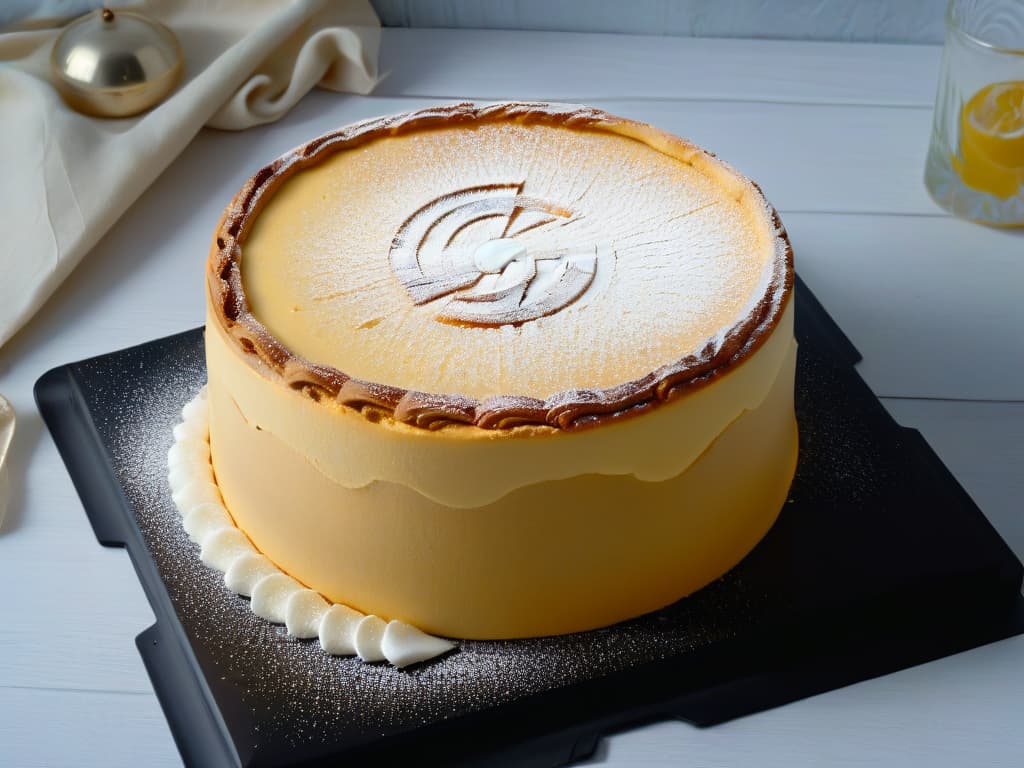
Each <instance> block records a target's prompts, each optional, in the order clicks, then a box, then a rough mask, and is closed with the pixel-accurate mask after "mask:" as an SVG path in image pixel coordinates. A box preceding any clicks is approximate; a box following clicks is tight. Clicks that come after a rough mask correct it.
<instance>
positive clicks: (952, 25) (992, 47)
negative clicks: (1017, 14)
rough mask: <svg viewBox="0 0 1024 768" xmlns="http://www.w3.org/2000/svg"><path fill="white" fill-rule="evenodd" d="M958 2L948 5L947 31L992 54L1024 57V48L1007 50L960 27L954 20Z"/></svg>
mask: <svg viewBox="0 0 1024 768" xmlns="http://www.w3.org/2000/svg"><path fill="white" fill-rule="evenodd" d="M956 2H957V0H949V3H947V5H946V29H948V30H950V31H951V32H955V33H956V34H958V35H960V36H961V37H962V38H964V39H965V40H966V41H967V42H969V43H972V44H973V45H976V46H978V47H979V48H984V49H985V50H986V51H991V52H992V53H1008V54H1011V55H1013V56H1024V48H1007V47H1006V46H1002V45H996V44H995V43H990V42H988V41H987V40H983V39H981V38H980V37H978V36H977V35H974V34H971V33H970V32H968V31H967V30H966V29H964V28H963V27H962V26H960V24H959V22H957V20H956V19H954V18H953V6H954V5H956Z"/></svg>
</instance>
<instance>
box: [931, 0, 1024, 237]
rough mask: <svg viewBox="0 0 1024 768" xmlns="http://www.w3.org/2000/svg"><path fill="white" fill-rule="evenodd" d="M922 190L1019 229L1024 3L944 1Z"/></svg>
mask: <svg viewBox="0 0 1024 768" xmlns="http://www.w3.org/2000/svg"><path fill="white" fill-rule="evenodd" d="M925 185H926V186H927V187H928V191H929V192H930V193H931V195H932V197H933V198H935V201H936V202H937V203H938V204H939V205H941V206H942V207H943V208H946V209H947V210H948V211H950V212H951V213H953V214H955V215H957V216H962V217H963V218H966V219H972V220H974V221H979V222H982V223H985V224H995V225H1000V226H1024V0H950V3H949V7H948V8H947V10H946V44H945V47H944V48H943V52H942V69H941V71H940V74H939V89H938V93H937V94H936V97H935V122H934V125H933V126H932V139H931V145H930V147H929V148H928V161H927V165H926V167H925Z"/></svg>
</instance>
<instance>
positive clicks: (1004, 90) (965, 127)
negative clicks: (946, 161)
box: [953, 80, 1024, 199]
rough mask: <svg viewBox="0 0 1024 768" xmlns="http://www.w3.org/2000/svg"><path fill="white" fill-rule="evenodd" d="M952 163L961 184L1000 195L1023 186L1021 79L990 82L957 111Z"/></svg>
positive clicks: (1023, 86)
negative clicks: (957, 147) (956, 139)
mask: <svg viewBox="0 0 1024 768" xmlns="http://www.w3.org/2000/svg"><path fill="white" fill-rule="evenodd" d="M953 167H954V168H955V169H956V171H957V173H959V174H960V178H961V179H962V180H963V182H964V184H966V185H967V186H969V187H972V188H974V189H977V190H979V191H981V192H988V193H989V194H992V195H995V196H996V197H1000V198H1003V199H1005V198H1008V197H1013V196H1014V195H1018V194H1021V192H1022V187H1024V80H1012V81H1008V82H1003V83H992V84H991V85H987V86H985V87H984V88H982V89H981V90H980V91H978V92H977V93H976V94H974V96H972V97H971V98H970V100H969V101H968V102H967V104H965V105H964V108H963V111H962V112H961V113H960V157H954V158H953Z"/></svg>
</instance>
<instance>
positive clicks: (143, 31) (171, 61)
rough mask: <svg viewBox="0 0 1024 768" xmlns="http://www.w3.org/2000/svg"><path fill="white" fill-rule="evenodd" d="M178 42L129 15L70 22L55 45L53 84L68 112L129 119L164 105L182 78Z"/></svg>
mask: <svg viewBox="0 0 1024 768" xmlns="http://www.w3.org/2000/svg"><path fill="white" fill-rule="evenodd" d="M182 62H183V56H182V53H181V45H180V44H179V43H178V38H177V37H175V36H174V33H173V32H171V30H169V29H168V28H167V27H165V26H164V25H163V24H160V23H159V22H157V21H155V20H153V19H151V18H149V17H148V16H145V15H143V14H141V13H135V12H133V11H117V12H116V13H115V12H114V11H111V10H110V9H109V8H101V9H100V10H97V11H93V12H92V13H89V14H87V15H85V16H83V17H82V18H80V19H76V20H75V21H73V22H71V23H70V24H69V25H68V26H67V27H66V28H65V29H64V31H63V32H61V34H60V36H59V37H58V38H57V40H56V41H55V42H54V44H53V52H52V53H51V54H50V69H51V72H52V74H53V80H54V84H55V85H56V86H57V90H58V91H59V92H60V94H61V96H63V97H64V101H66V102H67V103H68V105H69V106H70V107H72V108H73V109H76V110H78V111H79V112H84V113H85V114H87V115H95V116H96V117H129V116H130V115H137V114H139V113H140V112H144V111H146V110H147V109H149V108H150V107H153V106H155V105H156V104H159V103H160V102H161V101H163V100H164V99H165V98H166V97H167V95H168V94H170V92H171V91H173V90H174V87H175V85H177V84H178V80H179V79H180V78H181V71H182Z"/></svg>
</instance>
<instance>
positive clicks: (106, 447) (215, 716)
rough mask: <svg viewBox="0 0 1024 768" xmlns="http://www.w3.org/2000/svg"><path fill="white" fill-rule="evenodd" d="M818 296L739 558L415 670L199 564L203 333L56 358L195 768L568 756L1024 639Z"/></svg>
mask: <svg viewBox="0 0 1024 768" xmlns="http://www.w3.org/2000/svg"><path fill="white" fill-rule="evenodd" d="M796 301H797V306H796V310H797V316H796V319H797V337H798V340H799V342H800V355H799V363H798V367H799V370H798V374H797V382H798V384H797V416H798V419H799V422H800V440H801V446H800V459H799V464H798V468H797V475H796V479H795V480H794V483H793V487H792V490H791V492H790V497H789V500H788V502H787V504H786V506H785V509H784V511H783V513H782V515H781V517H780V519H779V521H778V522H777V523H776V525H775V527H774V528H773V529H772V530H771V531H770V532H769V534H768V535H767V537H766V538H765V539H764V540H763V541H762V542H761V544H759V545H758V547H757V548H756V549H755V550H754V551H753V552H752V553H751V554H750V555H749V556H748V557H747V558H746V559H745V560H744V561H743V562H742V563H741V564H740V565H739V566H737V567H736V568H735V569H734V570H733V571H731V572H730V573H729V574H727V575H726V576H725V577H723V578H722V579H720V580H719V581H717V582H715V583H714V584H712V585H710V586H709V587H707V588H705V589H704V590H702V591H701V592H699V593H697V594H696V595H693V596H691V597H689V598H687V599H685V600H682V601H680V602H678V603H676V604H675V605H672V606H670V607H668V608H665V609H664V610H661V611H658V612H656V613H653V614H649V615H647V616H643V617H641V618H639V619H636V620H633V621H628V622H623V623H621V624H618V625H615V626H613V627H609V628H607V629H602V630H596V631H593V632H585V633H580V634H576V635H568V636H564V637H556V638H539V639H535V640H523V641H508V642H462V643H460V645H459V649H458V650H457V651H456V652H455V653H453V654H451V655H449V656H446V657H444V658H442V659H440V660H437V661H434V662H428V663H425V664H421V665H418V666H417V667H414V668H411V669H409V670H407V671H399V670H395V669H392V668H390V667H388V666H385V665H380V664H363V663H361V662H359V661H357V660H355V659H342V658H333V657H330V656H327V655H325V654H324V653H322V652H321V650H320V648H319V646H318V644H317V643H316V641H300V640H295V639H292V638H289V637H288V636H287V635H286V633H285V632H284V630H283V628H280V627H275V626H273V625H270V624H269V623H267V622H264V621H263V620H261V619H258V618H257V617H255V616H253V615H252V613H251V612H250V611H249V607H248V605H246V601H245V600H244V599H243V598H240V597H238V596H236V595H234V594H231V593H230V592H228V591H227V589H226V588H225V587H224V586H223V583H222V581H221V577H220V575H219V574H217V573H215V572H213V571H211V570H209V569H207V568H205V567H204V566H203V565H202V564H201V563H200V562H199V560H198V551H197V547H195V546H194V545H193V544H191V543H190V542H189V541H188V539H187V537H186V536H185V534H184V532H183V531H182V529H181V523H180V520H179V518H178V515H177V513H176V512H175V510H174V505H173V503H172V501H171V498H170V490H169V488H168V486H167V480H166V474H167V471H166V456H167V450H168V448H169V447H170V445H171V442H172V435H171V428H172V427H173V425H174V424H175V423H176V422H177V420H178V418H179V412H180V410H181V407H182V406H183V405H184V404H185V403H186V402H187V401H188V400H189V399H190V398H191V397H192V396H193V394H194V393H195V392H196V391H197V390H198V389H199V387H200V386H201V385H202V384H203V382H204V381H205V375H206V374H205V367H204V363H203V351H202V330H201V329H196V330H193V331H188V332H186V333H183V334H179V335H177V336H171V337H168V338H166V339H160V340H158V341H153V342H150V343H148V344H143V345H141V346H138V347H134V348H132V349H127V350H123V351H121V352H115V353H113V354H110V355H104V356H102V357H97V358H93V359H91V360H85V361H82V362H79V363H73V364H70V365H66V366H63V367H60V368H56V369H54V370H52V371H50V372H48V373H47V374H45V375H44V376H43V377H42V378H41V379H40V380H39V382H38V383H37V384H36V400H37V402H38V404H39V408H40V411H41V412H42V414H43V418H44V419H45V421H46V423H47V425H48V427H49V428H50V431H51V432H52V434H53V436H54V440H55V441H56V443H57V446H58V448H59V450H60V453H61V455H62V457H63V458H64V462H65V463H66V464H67V467H68V470H69V472H70V473H71V477H72V479H73V481H74V483H75V487H76V488H77V490H78V493H79V495H80V496H81V498H82V501H83V504H84V505H85V509H86V512H87V514H88V515H89V519H90V521H91V522H92V526H93V529H94V530H95V532H96V536H97V538H98V539H99V540H100V542H101V543H102V544H105V545H124V546H126V547H127V548H128V551H129V553H130V554H131V557H132V561H133V562H134V564H135V568H136V571H137V572H138V575H139V579H140V581H141V582H142V585H143V587H144V588H145V590H146V594H147V596H148V597H149V600H150V602H151V603H152V605H153V609H154V612H155V613H156V616H157V623H156V624H155V625H154V626H152V627H150V628H149V629H147V630H146V631H145V632H143V633H142V634H141V635H139V637H138V638H137V641H136V642H137V645H138V647H139V651H140V653H141V654H142V657H143V660H144V661H145V664H146V668H147V670H148V671H149V675H150V677H151V679H152V681H153V687H154V688H155V690H156V693H157V696H158V697H159V699H160V702H161V704H162V706H163V708H164V712H165V714H166V715H167V719H168V721H169V723H170V726H171V730H172V731H173V733H174V738H175V740H176V742H177V744H178V748H179V750H180V751H181V754H182V756H183V757H184V758H185V761H186V762H187V763H189V764H190V765H197V766H198V765H210V766H224V765H246V766H249V765H252V766H269V765H282V764H294V763H305V762H317V761H330V762H332V763H338V762H341V763H345V762H349V761H351V763H352V764H362V762H364V761H367V760H370V759H372V760H373V761H374V762H375V763H377V762H382V761H387V760H392V759H396V758H398V757H402V756H405V757H408V758H409V759H415V760H420V761H426V763H425V764H427V765H432V764H436V763H439V762H444V763H445V764H454V763H472V764H474V765H479V764H488V765H491V764H493V765H498V764H517V765H531V766H551V765H560V764H564V763H566V762H570V761H572V760H575V759H579V758H582V757H586V756H587V755H589V754H591V753H592V751H593V749H594V746H595V745H596V743H597V741H598V738H599V737H600V735H601V734H602V733H606V732H609V731H612V730H616V729H621V728H624V727H628V726H629V725H631V724H636V723H639V722H644V721H649V720H654V719H659V718H666V717H669V718H671V717H678V718H683V719H686V720H688V721H690V722H692V723H695V724H697V725H713V724H715V723H718V722H721V721H723V720H727V719H730V718H734V717H738V716H740V715H744V714H748V713H751V712H755V711H758V710H762V709H766V708H769V707H774V706H778V705H780V704H783V703H785V702H788V701H792V700H794V699H798V698H802V697H804V696H808V695H811V694H814V693H818V692H822V691H826V690H829V689H832V688H836V687H838V686H841V685H846V684H848V683H852V682H855V681H858V680H863V679H866V678H868V677H872V676H875V675H879V674H884V673H886V672H890V671H894V670H897V669H901V668H903V667H907V666H910V665H913V664H918V663H921V662H924V661H927V660H930V659H934V658H938V657H940V656H944V655H947V654H950V653H954V652H956V651H960V650H964V649H967V648H971V647H974V646H977V645H981V644H983V643H986V642H990V641H993V640H996V639H1000V638H1004V637H1008V636H1010V635H1014V634H1018V633H1020V632H1022V631H1024V610H1022V606H1021V603H1022V601H1021V596H1020V588H1021V575H1022V570H1021V565H1020V563H1019V562H1018V561H1017V559H1016V558H1015V557H1014V555H1013V554H1012V553H1011V552H1010V550H1009V549H1008V548H1007V546H1006V545H1005V544H1004V543H1003V541H1002V540H1001V539H1000V538H999V536H998V534H997V533H996V532H995V531H994V530H993V528H992V527H991V526H990V525H989V523H988V521H987V520H986V519H985V518H984V516H983V515H982V514H981V512H980V511H979V510H978V508H977V507H976V506H975V505H974V503H973V502H972V501H971V499H970V498H969V497H968V496H967V494H966V493H965V492H964V491H963V489H962V488H961V487H960V486H959V485H958V484H957V482H956V480H955V479H954V478H953V477H952V475H950V473H949V472H948V470H946V468H945V467H944V466H943V465H942V464H941V463H940V462H939V460H938V459H937V457H936V456H935V454H934V453H933V452H932V451H931V449H930V448H929V447H928V445H927V444H926V443H925V442H924V440H922V438H921V436H920V435H919V434H918V433H917V432H916V431H914V430H909V429H904V428H902V427H900V426H899V425H897V424H896V423H895V422H894V421H893V420H892V419H891V418H890V416H889V415H888V414H887V413H886V411H885V410H884V409H883V408H882V406H881V404H880V403H879V402H878V400H877V399H876V398H875V397H874V395H873V394H872V393H871V391H870V390H869V389H868V388H867V386H866V385H865V384H864V383H863V381H861V379H860V377H859V376H858V374H857V373H856V372H855V371H854V369H853V365H854V363H856V362H857V360H858V359H859V356H858V354H857V351H856V350H855V349H854V348H853V347H852V345H851V344H850V343H849V341H848V340H847V339H846V337H845V336H843V334H842V333H841V332H840V331H839V329H838V328H837V327H836V326H835V324H834V323H833V322H832V320H831V318H829V316H828V315H827V314H826V313H825V311H824V310H823V309H822V308H821V306H820V305H819V304H818V302H817V301H816V300H815V299H814V297H813V296H812V295H811V293H810V291H808V290H807V288H806V287H805V286H803V285H802V284H798V287H797V293H796Z"/></svg>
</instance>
